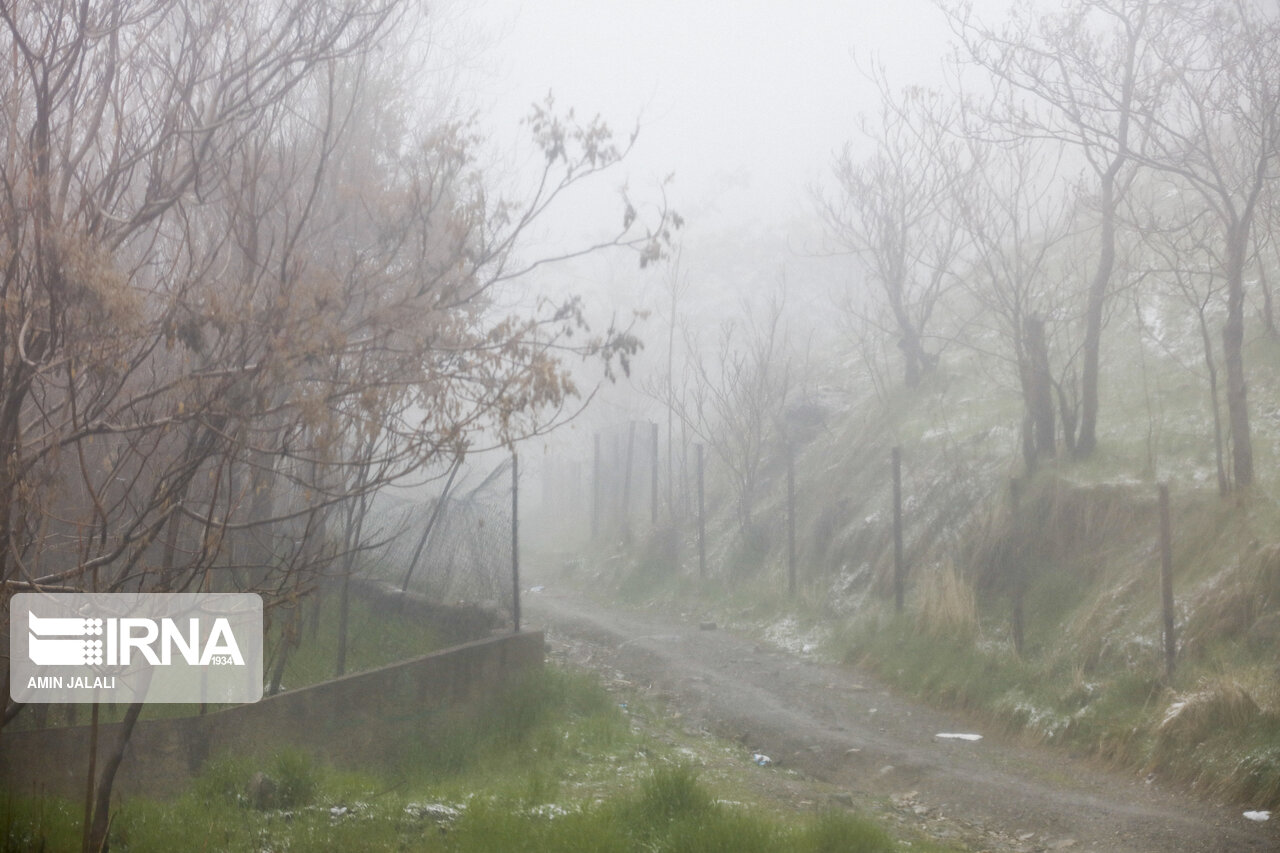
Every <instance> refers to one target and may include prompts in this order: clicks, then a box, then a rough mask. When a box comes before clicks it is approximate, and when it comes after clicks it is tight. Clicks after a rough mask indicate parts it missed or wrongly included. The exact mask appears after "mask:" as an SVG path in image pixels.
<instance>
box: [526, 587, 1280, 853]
mask: <svg viewBox="0 0 1280 853" xmlns="http://www.w3.org/2000/svg"><path fill="white" fill-rule="evenodd" d="M523 605H524V610H525V613H526V620H525V624H526V626H527V627H529V628H534V629H543V630H545V631H546V632H547V637H548V642H549V643H550V644H551V645H552V647H553V648H556V647H559V648H561V649H565V648H567V647H570V646H572V647H574V648H576V649H577V650H578V655H577V657H578V659H579V660H580V661H582V662H587V663H589V665H591V666H595V667H599V668H602V669H605V670H607V671H616V672H620V673H622V674H624V675H625V677H626V678H627V679H628V680H629V681H631V682H632V683H634V684H638V685H640V686H642V687H643V688H645V689H647V690H649V691H651V692H652V693H653V694H655V695H656V696H658V697H660V698H661V699H663V700H665V702H666V707H667V708H668V709H669V710H670V711H671V712H672V713H679V714H680V715H681V718H682V720H684V721H685V722H686V723H687V724H688V725H692V726H697V727H703V728H705V729H707V730H709V731H711V732H713V733H714V734H716V735H719V736H722V737H728V738H733V739H736V740H738V741H739V742H740V743H742V745H743V747H744V754H749V753H750V752H759V753H763V754H765V755H768V756H770V758H771V759H773V761H774V762H775V764H774V766H775V767H776V768H790V769H796V770H799V771H800V772H801V773H802V774H804V775H805V776H808V777H812V778H814V779H817V780H821V782H822V783H823V784H824V785H826V786H827V787H828V788H830V786H835V788H836V789H837V790H839V791H841V792H842V793H841V798H842V800H843V801H844V802H846V803H847V804H850V805H853V806H855V807H858V808H860V809H862V810H864V811H877V810H878V811H882V812H883V811H884V810H885V809H886V808H888V809H889V810H891V811H892V812H893V813H894V814H895V815H897V816H898V819H900V820H903V821H906V822H911V823H912V824H913V825H915V826H917V827H918V828H919V829H921V830H922V831H924V832H926V833H928V834H930V835H933V836H937V837H942V838H949V839H952V840H961V841H963V842H964V843H966V844H968V845H970V846H971V847H973V848H974V849H977V850H992V851H1020V853H1030V851H1041V850H1104V851H1113V852H1114V853H1158V851H1189V852H1190V853H1196V852H1197V851H1205V852H1206V853H1207V851H1264V850H1280V826H1278V825H1277V823H1280V816H1277V818H1276V819H1274V820H1273V821H1271V822H1267V823H1254V822H1252V821H1249V820H1246V819H1245V818H1244V817H1243V816H1242V809H1239V808H1234V807H1233V808H1226V807H1220V806H1214V805H1210V804H1204V803H1200V802H1198V801H1196V800H1194V799H1192V798H1190V797H1187V796H1185V795H1182V794H1179V793H1176V792H1172V791H1168V790H1164V789H1162V788H1161V787H1160V786H1159V785H1157V784H1148V783H1146V782H1145V781H1143V780H1140V779H1132V778H1128V777H1126V776H1123V775H1119V774H1115V773H1111V772H1107V771H1104V770H1100V769H1098V768H1096V767H1094V766H1091V765H1090V764H1088V763H1086V762H1084V761H1079V760H1075V759H1072V758H1070V757H1068V756H1067V755H1066V754H1065V753H1063V752H1061V751H1057V750H1050V749H1047V748H1040V747H1029V746H1027V745H1024V744H1019V743H1015V742H1012V741H1009V740H1006V739H1003V738H1001V737H998V736H996V735H994V734H993V733H991V732H984V731H982V730H981V729H978V728H975V727H974V723H972V722H971V721H966V720H965V719H964V718H963V717H961V716H959V715H955V714H948V713H945V712H938V711H935V710H933V709H930V708H927V707H925V706H922V705H918V704H915V703H912V702H910V701H905V700H903V699H901V698H898V697H896V696H894V695H892V694H891V693H890V692H889V691H888V690H886V689H885V688H884V687H882V686H881V685H879V684H878V683H877V682H876V680H875V679H874V678H873V677H872V676H870V675H869V674H867V673H863V672H859V671H857V670H855V669H852V668H849V667H842V666H834V665H830V664H824V663H820V662H817V661H814V660H812V659H810V658H808V657H807V656H804V655H795V654H792V653H787V652H784V651H781V650H778V649H774V648H771V647H767V646H763V645H761V644H760V643H758V642H756V641H754V640H752V639H750V638H747V637H744V636H741V635H738V634H735V633H733V632H730V631H725V630H723V629H721V630H707V629H704V628H703V627H702V626H700V625H699V624H698V623H697V622H696V621H692V620H689V621H686V620H683V619H681V618H679V617H678V615H675V614H660V613H650V612H632V611H621V610H616V609H613V608H609V607H606V606H603V605H600V604H598V603H595V602H592V601H589V600H587V599H586V598H584V597H582V596H580V595H575V594H573V593H572V592H570V591H567V590H564V589H560V588H558V587H556V586H549V587H545V588H542V589H541V590H540V591H539V592H537V593H533V594H529V595H527V596H525V597H524V601H523ZM978 733H980V734H982V735H983V738H982V739H981V740H977V741H973V740H963V739H950V738H939V737H938V735H940V734H978Z"/></svg>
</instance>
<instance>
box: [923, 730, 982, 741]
mask: <svg viewBox="0 0 1280 853" xmlns="http://www.w3.org/2000/svg"><path fill="white" fill-rule="evenodd" d="M934 737H936V738H938V739H939V740H973V741H977V740H982V735H975V734H967V733H961V732H939V733H938V734H936V735H934Z"/></svg>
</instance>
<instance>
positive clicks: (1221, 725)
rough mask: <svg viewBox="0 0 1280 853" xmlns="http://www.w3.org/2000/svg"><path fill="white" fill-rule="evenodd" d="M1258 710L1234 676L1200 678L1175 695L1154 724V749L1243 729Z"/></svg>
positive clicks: (1186, 744)
mask: <svg viewBox="0 0 1280 853" xmlns="http://www.w3.org/2000/svg"><path fill="white" fill-rule="evenodd" d="M1260 713H1261V711H1260V710H1259V708H1258V703H1256V702H1255V701H1253V697H1252V696H1250V695H1249V692H1248V691H1247V690H1245V689H1244V687H1243V686H1241V685H1240V683H1239V682H1238V681H1236V680H1234V679H1218V680H1214V681H1209V680H1205V681H1202V682H1201V683H1200V685H1199V689H1197V690H1196V691H1195V692H1193V693H1188V694H1184V695H1181V696H1175V697H1174V701H1173V702H1171V703H1170V704H1169V707H1168V709H1167V710H1166V711H1165V714H1164V719H1163V720H1161V721H1160V725H1159V726H1157V727H1156V738H1157V750H1160V749H1161V748H1167V747H1171V746H1179V747H1186V746H1191V745H1194V744H1197V743H1200V742H1202V741H1204V740H1206V739H1208V738H1209V737H1210V736H1211V735H1213V734H1217V733H1221V732H1223V731H1231V730H1238V729H1243V728H1244V727H1245V726H1248V725H1249V724H1250V723H1252V722H1253V721H1254V720H1255V719H1257V717H1258V715H1259V714H1260Z"/></svg>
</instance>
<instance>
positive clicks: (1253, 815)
mask: <svg viewBox="0 0 1280 853" xmlns="http://www.w3.org/2000/svg"><path fill="white" fill-rule="evenodd" d="M1244 816H1245V818H1247V819H1248V820H1252V821H1256V822H1257V823H1266V822H1267V821H1269V820H1271V812H1269V811H1258V812H1245V813H1244Z"/></svg>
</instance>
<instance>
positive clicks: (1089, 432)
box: [1075, 167, 1118, 456]
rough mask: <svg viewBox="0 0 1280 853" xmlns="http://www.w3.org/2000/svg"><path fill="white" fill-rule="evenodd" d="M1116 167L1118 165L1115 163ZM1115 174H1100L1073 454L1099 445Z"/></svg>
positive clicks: (1113, 235)
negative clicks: (1098, 228) (1097, 241)
mask: <svg viewBox="0 0 1280 853" xmlns="http://www.w3.org/2000/svg"><path fill="white" fill-rule="evenodd" d="M1116 168H1118V167H1116ZM1115 181H1116V179H1115V174H1114V172H1113V171H1108V172H1107V173H1105V174H1104V175H1103V176H1102V187H1101V190H1102V235H1101V243H1102V245H1101V246H1099V247H1098V248H1099V252H1098V268H1097V269H1096V270H1094V273H1093V280H1092V281H1090V282H1089V296H1088V299H1087V300H1086V302H1085V313H1084V350H1083V352H1082V361H1083V364H1082V367H1081V371H1080V434H1079V436H1078V437H1077V438H1076V439H1075V455H1076V456H1088V455H1089V454H1091V453H1092V452H1093V451H1094V448H1096V447H1097V446H1098V434H1097V427H1098V364H1099V358H1100V357H1099V353H1100V350H1101V348H1102V314H1103V308H1104V307H1105V306H1106V302H1107V291H1108V290H1109V289H1110V285H1111V273H1112V271H1113V270H1114V269H1115V262H1116V211H1115V207H1116V205H1115Z"/></svg>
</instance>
